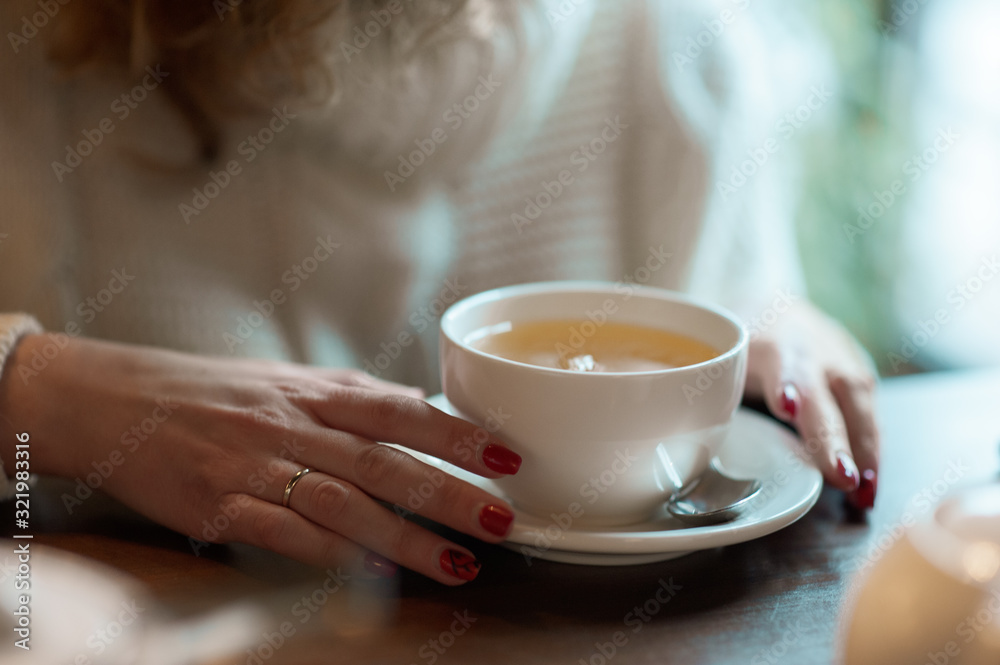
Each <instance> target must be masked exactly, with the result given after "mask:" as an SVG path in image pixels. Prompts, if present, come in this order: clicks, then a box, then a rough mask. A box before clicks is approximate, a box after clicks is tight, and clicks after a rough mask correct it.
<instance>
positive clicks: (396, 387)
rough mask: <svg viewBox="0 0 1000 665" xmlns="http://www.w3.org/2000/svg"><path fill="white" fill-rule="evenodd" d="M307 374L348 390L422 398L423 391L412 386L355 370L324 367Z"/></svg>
mask: <svg viewBox="0 0 1000 665" xmlns="http://www.w3.org/2000/svg"><path fill="white" fill-rule="evenodd" d="M308 370H309V372H310V373H311V374H312V375H313V376H316V377H318V378H321V379H324V380H326V381H331V382H333V383H337V384H339V385H342V386H346V387H348V388H367V389H368V390H376V391H379V392H383V393H392V394H395V395H406V396H407V397H413V398H416V399H423V398H424V396H425V395H424V391H423V390H421V389H420V388H415V387H413V386H405V385H403V384H401V383H394V382H392V381H385V380H383V379H377V378H375V377H373V376H370V375H369V374H367V373H365V372H362V371H361V370H355V369H335V368H326V367H310V368H308Z"/></svg>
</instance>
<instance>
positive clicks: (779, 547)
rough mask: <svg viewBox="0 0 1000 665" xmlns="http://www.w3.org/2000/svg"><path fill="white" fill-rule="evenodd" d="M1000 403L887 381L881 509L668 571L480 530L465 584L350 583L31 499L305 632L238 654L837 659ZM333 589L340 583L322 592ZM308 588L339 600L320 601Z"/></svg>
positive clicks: (176, 581)
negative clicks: (873, 575) (852, 621)
mask: <svg viewBox="0 0 1000 665" xmlns="http://www.w3.org/2000/svg"><path fill="white" fill-rule="evenodd" d="M998 397H1000V372H997V371H980V372H961V373H939V374H926V375H918V376H911V377H905V378H897V379H889V380H886V381H885V382H884V384H883V388H882V391H881V393H880V401H879V412H880V421H881V425H882V428H883V435H884V442H883V454H882V470H881V473H880V476H879V490H878V498H877V501H876V506H875V509H874V510H873V511H872V512H871V513H870V514H869V515H867V516H860V517H859V516H858V515H856V514H851V512H850V511H849V510H847V509H846V508H845V507H844V505H843V502H842V498H841V496H840V495H839V494H838V493H837V492H834V491H832V490H829V489H825V490H824V491H823V494H822V496H821V497H820V499H819V502H818V504H817V505H816V506H815V507H814V508H813V509H812V510H811V511H810V512H809V513H808V514H807V515H806V516H805V517H803V518H802V519H801V520H799V521H798V522H796V523H795V524H793V525H791V526H789V527H788V528H785V529H783V530H781V531H779V532H777V533H774V534H772V535H769V536H766V537H764V538H761V539H759V540H755V541H751V542H747V543H743V544H739V545H733V546H729V547H725V548H719V549H714V550H708V551H702V552H697V553H694V554H691V555H688V556H685V557H682V558H679V559H676V560H673V561H667V562H663V563H657V564H649V565H641V566H626V567H591V566H576V565H568V564H559V563H550V562H546V561H541V560H533V561H532V562H531V565H528V563H527V562H526V560H525V558H524V557H522V556H521V555H519V554H517V553H515V552H512V551H509V550H507V549H504V548H502V547H494V546H489V545H484V544H482V543H479V542H476V541H471V540H468V539H465V540H461V542H463V544H466V545H467V546H469V547H470V548H471V549H472V550H473V551H474V552H475V553H476V555H477V556H478V557H479V558H480V560H481V561H482V563H483V569H482V572H481V574H480V576H479V578H478V579H477V580H475V581H474V582H473V583H470V584H468V585H467V586H464V587H461V588H446V587H443V586H439V585H437V584H436V583H433V582H430V581H429V580H427V579H425V578H423V577H421V576H419V575H416V574H412V573H406V572H403V573H402V574H400V575H398V576H397V579H395V580H391V581H388V582H384V583H383V582H379V583H374V582H358V583H347V584H343V583H338V582H334V581H331V580H330V579H328V576H327V573H326V572H325V571H320V570H316V569H313V568H308V567H305V566H301V565H298V564H296V563H294V562H291V561H288V560H285V559H282V558H281V557H278V556H276V555H272V554H270V553H267V552H263V551H260V550H256V549H253V548H250V547H242V546H212V547H211V548H209V549H208V550H204V551H201V552H199V554H200V555H199V556H195V555H194V554H193V553H192V549H191V547H190V546H189V543H188V541H187V539H186V538H183V537H181V536H179V535H177V534H174V533H171V532H170V531H168V530H166V529H163V528H161V527H158V526H156V525H153V524H150V523H149V522H147V521H145V520H143V519H142V518H140V517H138V516H136V515H135V514H133V513H131V512H130V511H128V510H127V509H125V508H123V507H122V506H120V505H118V504H116V503H115V502H113V501H111V500H110V499H108V498H106V497H101V496H95V497H92V498H91V499H90V500H88V501H87V502H85V504H84V505H83V506H80V507H79V510H76V511H74V514H73V515H72V516H70V515H67V511H66V510H65V508H64V507H63V505H62V503H61V501H60V499H59V497H60V495H61V494H62V493H63V492H64V491H66V488H67V487H68V485H67V484H66V483H64V482H63V481H56V480H52V479H43V480H42V481H41V482H40V483H39V484H38V485H37V486H36V487H35V488H34V490H33V492H32V526H33V530H34V532H35V542H36V543H39V544H47V545H51V546H54V547H57V548H61V549H65V550H69V551H72V552H76V553H78V554H82V555H84V556H86V557H90V558H92V559H96V560H99V561H102V562H104V563H106V564H109V565H111V566H112V567H114V568H117V569H119V570H121V571H124V572H126V573H128V574H131V575H133V576H135V577H136V578H138V579H139V580H140V581H141V582H142V583H143V584H144V585H145V586H146V587H147V588H148V590H149V593H150V594H151V595H152V596H153V597H154V598H156V599H157V601H158V602H159V603H160V604H161V605H162V606H163V607H164V608H166V610H167V611H168V612H171V613H173V614H175V615H177V616H185V615H188V614H193V613H196V612H199V611H204V610H206V609H211V608H213V607H216V606H219V605H221V604H223V603H226V602H227V601H230V600H233V599H237V598H251V599H264V600H260V601H259V602H262V603H264V604H265V605H266V606H267V607H268V608H269V609H270V610H271V611H272V612H273V615H274V626H275V630H277V631H279V632H280V628H281V624H282V623H285V627H286V632H287V633H289V635H290V636H289V637H287V638H281V639H280V641H281V642H282V643H283V644H281V646H280V648H277V649H273V648H270V647H269V646H268V644H267V639H266V638H265V639H263V640H262V641H261V643H260V644H259V645H258V647H259V648H258V647H255V648H253V649H251V650H250V652H244V653H242V654H241V655H240V656H239V657H238V658H237V659H235V660H233V661H231V662H238V663H265V662H266V663H268V664H269V665H270V664H281V663H297V664H298V663H357V664H361V663H399V664H401V665H410V664H419V663H423V664H425V665H447V664H449V663H481V664H484V665H488V664H491V663H517V664H519V665H522V664H523V665H529V664H533V663H539V664H541V663H545V664H549V663H567V664H578V663H584V664H588V665H604V664H605V663H608V662H614V664H615V665H632V664H638V663H686V664H700V663H711V664H712V665H727V664H729V663H741V664H748V663H749V664H751V665H756V664H768V665H770V664H773V663H788V664H789V665H811V664H813V663H823V664H826V663H831V662H836V660H837V653H838V645H840V644H841V643H842V641H843V640H842V636H841V634H840V632H841V624H842V621H841V618H842V613H843V612H844V611H845V608H849V607H850V598H851V596H852V593H853V592H854V591H855V590H856V588H857V586H858V584H859V583H860V582H859V570H861V569H864V568H866V567H867V566H866V565H865V564H866V562H872V561H875V560H877V559H878V558H879V556H880V552H881V551H882V548H884V547H888V546H890V545H891V544H892V542H893V540H894V539H895V538H898V533H899V530H898V528H897V527H898V524H899V522H900V517H901V516H902V515H903V514H904V513H906V512H909V513H910V514H912V515H914V516H916V517H917V518H918V519H919V518H920V517H923V516H929V514H930V511H931V508H932V506H933V504H934V503H936V502H937V501H938V500H939V499H940V496H941V495H943V494H944V493H946V492H949V491H952V490H953V489H954V488H955V487H958V486H960V485H964V484H971V483H980V482H983V481H984V480H988V479H996V478H997V477H998V473H1000V455H998V444H1000V408H998V399H997V398H998ZM956 468H958V469H962V470H963V471H962V472H961V474H958V475H961V478H960V479H959V480H958V482H957V483H955V482H951V481H953V480H954V479H955V477H956V475H957V474H956V473H955V472H954V469H956ZM949 469H952V470H953V472H952V473H950V474H948V473H947V472H948V470H949ZM5 522H6V520H5ZM8 535H9V534H8ZM324 582H325V583H326V586H327V589H329V588H334V589H337V591H336V593H334V594H332V595H330V594H329V593H327V592H326V591H322V589H323V585H324ZM658 589H664V591H662V592H661V593H660V594H659V596H657V591H658ZM667 589H669V591H668V590H667ZM309 598H314V599H315V600H316V601H317V603H318V601H319V600H322V601H323V602H322V603H318V604H315V605H313V606H312V607H313V608H314V609H309V603H308V602H306V603H305V604H303V602H302V601H303V600H304V599H305V600H307V601H308V599H309ZM657 598H659V599H660V600H657ZM662 599H667V600H666V602H663V600H662ZM636 608H638V613H637V609H636ZM643 608H645V609H643ZM654 609H655V612H653V611H652V610H654ZM277 641H279V638H278V637H277V636H276V635H275V633H271V642H272V643H273V642H277ZM225 662H230V661H225Z"/></svg>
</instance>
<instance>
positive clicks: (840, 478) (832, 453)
mask: <svg viewBox="0 0 1000 665" xmlns="http://www.w3.org/2000/svg"><path fill="white" fill-rule="evenodd" d="M796 389H797V390H798V391H799V393H800V394H801V399H802V406H801V413H800V414H799V415H798V416H796V418H795V421H794V422H795V427H796V429H798V431H799V435H800V436H801V437H802V441H803V445H804V446H805V447H806V450H808V451H809V453H810V454H811V455H812V456H813V459H814V460H816V464H817V465H818V466H819V470H820V471H821V472H822V474H823V477H824V478H825V479H826V481H827V482H828V483H830V484H831V485H833V486H834V487H837V488H839V489H841V490H844V491H845V492H853V491H854V490H856V489H857V488H858V484H859V483H860V480H861V475H860V473H859V472H858V468H857V464H856V463H855V461H854V456H853V455H852V454H851V447H850V442H849V441H848V438H847V428H846V426H845V425H844V417H843V415H842V414H841V412H840V408H839V407H838V406H837V403H836V400H835V399H834V398H833V394H832V393H831V392H830V389H829V387H828V386H827V385H826V382H825V381H824V380H822V379H821V378H820V377H815V378H813V379H811V380H810V379H803V380H802V381H801V386H800V385H796Z"/></svg>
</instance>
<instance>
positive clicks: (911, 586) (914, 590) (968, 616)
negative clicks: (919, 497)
mask: <svg viewBox="0 0 1000 665" xmlns="http://www.w3.org/2000/svg"><path fill="white" fill-rule="evenodd" d="M846 611H847V613H846V614H845V623H844V627H845V629H846V637H847V642H846V645H845V651H844V661H843V662H844V663H845V665H870V664H871V663H878V664H879V665H897V664H898V665H924V664H930V665H996V663H1000V485H998V484H993V485H988V486H981V487H973V488H969V489H966V490H963V491H961V492H959V493H958V494H956V495H955V496H952V497H951V498H949V499H946V500H945V501H944V502H943V503H942V504H941V505H940V506H939V507H938V509H937V510H936V511H935V513H934V516H933V518H931V519H930V520H929V521H928V522H926V523H921V524H918V525H916V526H915V527H914V528H913V529H911V530H910V531H909V532H908V533H907V534H906V537H904V538H901V539H900V540H899V541H898V542H897V543H896V544H895V545H894V546H893V547H892V548H891V549H890V550H889V551H888V552H887V553H886V554H885V556H884V557H883V558H882V560H881V561H879V562H878V563H877V564H876V565H875V567H874V569H873V570H872V571H871V573H870V574H869V576H868V577H867V579H865V580H864V582H863V585H862V587H861V590H860V592H859V593H858V596H857V598H856V599H855V603H854V605H853V607H850V606H849V607H847V608H846Z"/></svg>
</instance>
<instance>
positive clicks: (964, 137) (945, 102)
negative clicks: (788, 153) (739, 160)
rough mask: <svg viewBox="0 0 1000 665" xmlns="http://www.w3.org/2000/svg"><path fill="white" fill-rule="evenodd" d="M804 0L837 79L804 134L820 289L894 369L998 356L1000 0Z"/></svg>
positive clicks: (803, 213) (809, 263)
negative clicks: (818, 118)
mask: <svg viewBox="0 0 1000 665" xmlns="http://www.w3.org/2000/svg"><path fill="white" fill-rule="evenodd" d="M800 11H801V12H803V13H805V14H806V15H807V17H808V18H809V19H810V21H811V22H812V23H813V25H814V26H815V29H816V30H818V31H819V32H820V33H821V34H823V35H825V38H826V39H827V40H828V41H829V46H830V52H831V53H832V55H833V57H834V60H835V65H836V67H837V69H838V71H839V81H840V84H839V90H838V93H839V95H838V97H837V101H838V105H839V107H838V109H837V111H836V112H835V113H833V114H830V115H829V116H828V121H827V122H826V124H824V125H822V126H820V124H818V123H816V124H810V125H809V127H808V131H805V132H799V133H798V134H797V135H796V140H797V141H798V144H799V145H798V147H799V151H800V154H801V158H802V162H803V164H804V168H805V175H804V183H803V184H804V194H803V197H802V199H801V210H800V214H799V217H798V219H799V242H800V247H801V250H802V254H803V259H804V263H805V268H806V276H807V280H808V284H809V289H810V293H811V295H812V297H813V299H814V300H815V301H816V302H817V303H818V304H819V305H821V306H822V307H823V308H825V309H826V310H827V311H829V312H830V313H832V314H833V315H835V316H837V317H838V318H840V319H841V320H842V321H844V322H845V323H846V324H847V326H848V327H849V328H850V329H851V330H852V331H853V332H854V333H855V334H856V335H857V336H858V337H859V338H860V339H861V340H862V342H863V343H864V344H865V345H866V346H867V348H868V349H869V350H870V351H871V353H872V356H873V358H874V359H875V361H876V363H877V364H878V366H879V368H880V370H881V371H882V372H883V374H885V375H894V374H904V373H909V372H913V371H920V370H935V369H947V368H957V367H969V366H981V365H994V364H998V363H1000V345H998V343H1000V264H998V263H997V260H998V258H1000V75H998V73H1000V2H997V0H894V1H891V2H890V1H886V0H824V1H821V2H816V3H808V4H807V5H804V6H803V7H802V8H801V10H800Z"/></svg>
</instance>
